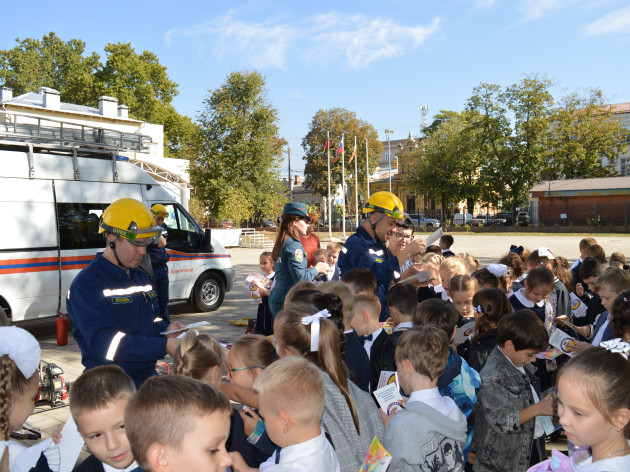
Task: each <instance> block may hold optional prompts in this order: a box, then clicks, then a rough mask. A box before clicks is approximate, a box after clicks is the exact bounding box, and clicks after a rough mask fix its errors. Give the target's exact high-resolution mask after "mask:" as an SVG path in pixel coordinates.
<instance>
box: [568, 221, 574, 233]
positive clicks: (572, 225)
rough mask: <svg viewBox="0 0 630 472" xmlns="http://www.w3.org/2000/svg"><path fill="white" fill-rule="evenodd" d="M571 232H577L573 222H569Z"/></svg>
mask: <svg viewBox="0 0 630 472" xmlns="http://www.w3.org/2000/svg"><path fill="white" fill-rule="evenodd" d="M569 231H570V232H571V233H574V232H575V225H574V224H573V221H569Z"/></svg>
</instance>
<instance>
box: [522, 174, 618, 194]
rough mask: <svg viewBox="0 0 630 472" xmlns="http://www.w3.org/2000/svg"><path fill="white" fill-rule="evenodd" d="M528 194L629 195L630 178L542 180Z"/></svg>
mask: <svg viewBox="0 0 630 472" xmlns="http://www.w3.org/2000/svg"><path fill="white" fill-rule="evenodd" d="M529 192H530V193H531V194H532V196H535V197H536V196H547V197H551V196H554V197H561V196H577V195H597V194H606V195H612V194H620V193H622V194H630V176H619V177H598V178H593V179H566V180H543V181H542V182H540V183H538V184H537V185H534V187H532V189H531V190H530V191H529Z"/></svg>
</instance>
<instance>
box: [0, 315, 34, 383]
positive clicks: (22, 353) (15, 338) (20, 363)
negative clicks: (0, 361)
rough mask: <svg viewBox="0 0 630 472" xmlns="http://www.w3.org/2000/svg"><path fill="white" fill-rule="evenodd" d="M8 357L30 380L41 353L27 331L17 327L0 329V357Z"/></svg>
mask: <svg viewBox="0 0 630 472" xmlns="http://www.w3.org/2000/svg"><path fill="white" fill-rule="evenodd" d="M5 354H6V355H7V356H9V359H11V360H12V361H13V362H15V365H16V366H17V368H18V369H20V372H22V375H24V377H25V378H27V379H30V378H31V376H32V375H33V374H34V373H35V372H36V371H37V368H38V367H39V361H40V359H41V354H42V351H41V349H40V347H39V343H38V342H37V340H36V339H35V338H34V337H33V335H32V334H31V333H29V332H28V331H26V330H24V329H22V328H18V327H17V326H3V327H1V328H0V356H4V355H5Z"/></svg>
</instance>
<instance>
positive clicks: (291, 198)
mask: <svg viewBox="0 0 630 472" xmlns="http://www.w3.org/2000/svg"><path fill="white" fill-rule="evenodd" d="M287 152H288V153H289V157H288V160H289V199H290V200H293V186H292V185H291V148H290V147H289V148H287Z"/></svg>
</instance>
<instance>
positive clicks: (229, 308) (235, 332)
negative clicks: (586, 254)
mask: <svg viewBox="0 0 630 472" xmlns="http://www.w3.org/2000/svg"><path fill="white" fill-rule="evenodd" d="M454 237H455V244H454V245H453V248H452V249H453V251H454V252H456V253H459V252H468V253H471V254H473V255H475V256H477V258H478V259H479V260H480V262H481V264H482V266H485V265H487V264H489V263H492V262H496V260H497V259H498V258H499V257H500V256H502V255H503V254H505V253H506V252H507V251H508V250H509V247H510V245H511V244H516V245H523V246H524V247H527V248H530V249H535V248H537V247H540V246H547V247H549V248H551V250H552V251H554V253H556V254H560V255H564V256H565V257H567V258H568V259H569V260H570V261H571V262H572V261H573V260H575V258H576V257H577V255H578V243H579V241H580V239H581V238H582V237H583V236H575V235H537V236H530V235H524V234H512V235H485V234H484V235H481V234H460V233H455V234H454ZM597 240H598V242H599V243H600V244H601V245H602V246H603V247H604V248H605V249H606V253H607V254H609V253H611V252H613V251H621V252H623V253H624V254H626V255H629V256H630V237H628V236H627V235H614V236H606V237H598V238H597ZM260 252H261V250H260V249H246V248H233V249H230V253H231V254H232V261H233V263H234V267H235V269H236V282H235V285H234V288H233V290H232V291H231V292H229V293H228V294H227V296H226V298H225V301H224V303H223V306H222V307H221V308H220V309H219V310H217V311H216V312H213V313H193V312H191V311H190V309H189V308H188V307H187V306H186V305H175V306H172V307H171V313H172V319H173V320H176V321H180V322H182V323H191V322H194V321H201V320H208V321H210V322H211V325H210V326H205V327H203V328H201V329H200V331H202V332H206V333H208V334H211V335H213V336H215V337H216V338H217V339H218V340H220V341H224V342H227V341H230V340H233V339H234V338H236V337H237V336H239V335H241V334H243V333H244V332H245V328H244V327H237V326H233V325H232V324H230V320H238V319H241V318H244V317H252V316H255V313H256V306H255V305H254V304H253V303H251V302H250V301H249V299H248V298H247V291H246V289H245V287H244V285H243V281H244V279H245V277H246V276H247V275H248V274H249V273H250V272H251V271H252V270H255V269H257V268H258V255H259V254H260ZM21 326H22V327H24V328H25V329H28V330H29V331H30V332H32V333H33V334H34V335H35V336H36V338H37V339H38V340H39V342H40V345H41V347H42V358H43V359H44V360H45V361H48V362H54V363H55V364H57V365H59V366H60V367H61V368H62V369H63V370H64V378H65V380H66V381H68V382H72V381H73V380H74V379H76V378H77V377H78V376H79V375H80V374H81V372H82V371H83V366H82V365H81V356H80V352H79V348H78V346H77V345H76V343H75V341H74V339H73V338H72V334H71V333H70V334H69V336H68V338H69V339H68V345H67V346H57V344H56V338H55V333H56V331H55V321H54V320H43V321H37V322H28V323H23V324H21ZM37 410H40V408H38V409H37ZM69 414H70V411H69V409H68V408H67V407H66V408H59V409H55V410H43V411H41V412H39V413H36V414H34V415H33V416H31V418H30V419H29V421H30V422H31V423H32V424H34V425H35V426H37V427H38V428H40V429H41V431H42V433H43V434H42V435H43V437H47V435H48V434H49V433H50V432H51V431H52V430H53V429H54V428H55V427H56V426H57V425H58V424H60V423H63V422H65V420H66V419H67V418H68V415H69Z"/></svg>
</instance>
